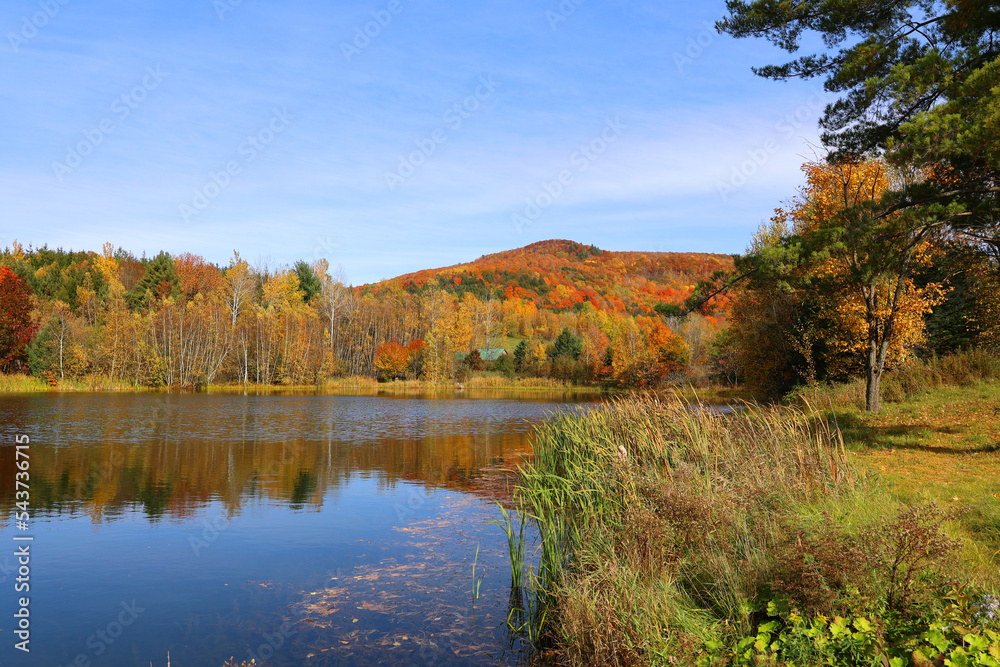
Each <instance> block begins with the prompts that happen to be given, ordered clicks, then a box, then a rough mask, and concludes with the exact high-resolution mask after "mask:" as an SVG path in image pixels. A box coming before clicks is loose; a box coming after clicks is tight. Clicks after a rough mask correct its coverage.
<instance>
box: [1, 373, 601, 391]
mask: <svg viewBox="0 0 1000 667" xmlns="http://www.w3.org/2000/svg"><path fill="white" fill-rule="evenodd" d="M202 390H203V391H206V392H208V393H217V394H246V393H251V394H260V395H269V394H302V393H329V394H351V395H361V396H378V395H433V394H446V393H447V394H454V393H455V392H461V391H468V392H477V391H500V392H503V391H509V392H535V393H551V392H560V393H565V392H571V393H573V394H601V393H607V392H608V391H614V390H608V389H606V388H604V387H601V386H597V385H574V384H569V383H565V382H561V381H559V380H552V379H549V378H524V379H508V378H502V377H472V378H469V379H468V380H467V381H465V382H462V383H459V382H455V381H447V382H432V381H429V380H400V381H394V382H378V381H377V380H375V379H374V378H368V377H349V378H333V379H330V380H326V381H324V382H322V383H320V384H303V385H285V384H211V385H208V386H207V387H204V388H203V389H202ZM53 391H54V392H77V391H82V392H87V391H91V392H103V391H108V392H110V391H114V392H156V391H161V392H171V391H173V392H176V391H184V389H179V388H177V387H145V386H137V385H134V384H129V383H125V382H122V381H119V380H112V379H110V378H107V377H104V376H99V375H93V376H86V377H84V378H80V379H69V378H67V379H62V380H57V381H55V382H54V384H50V383H49V381H48V380H47V379H46V378H37V377H33V376H30V375H20V374H17V375H3V374H0V393H30V392H53ZM186 391H191V389H190V388H188V389H186Z"/></svg>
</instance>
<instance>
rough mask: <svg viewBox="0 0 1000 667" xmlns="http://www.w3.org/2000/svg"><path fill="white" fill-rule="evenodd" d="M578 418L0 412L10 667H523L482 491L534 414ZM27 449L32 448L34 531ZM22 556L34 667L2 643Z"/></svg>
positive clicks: (377, 407) (307, 407) (141, 406)
mask: <svg viewBox="0 0 1000 667" xmlns="http://www.w3.org/2000/svg"><path fill="white" fill-rule="evenodd" d="M581 407H582V406H573V405H570V404H568V403H567V402H565V401H563V400H551V401H545V400H538V399H535V400H497V399H447V400H446V399H437V400H429V399H402V398H399V399H397V398H381V397H380V398H371V397H330V396H280V397H277V396H271V397H268V396H239V395H237V396H218V395H170V394H151V395H115V394H103V395H102V394H96V395H74V394H51V395H17V396H0V443H2V445H0V505H2V507H0V510H2V518H0V664H3V665H39V666H43V665H44V666H46V667H50V666H51V667H54V666H57V665H70V664H78V665H87V664H90V665H114V666H119V665H122V666H124V665H136V666H140V665H141V666H144V667H145V666H148V665H150V663H152V665H154V667H161V666H163V665H166V661H167V652H168V651H169V653H170V660H171V664H172V665H173V666H174V667H190V666H195V665H198V666H200V665H206V666H209V667H221V665H222V664H223V663H224V662H225V660H226V659H227V658H229V657H230V656H235V657H236V658H237V661H239V660H250V659H251V658H254V657H256V658H257V662H258V663H262V662H267V663H269V664H274V665H342V664H343V665H351V664H358V665H364V664H401V665H405V664H417V665H425V664H438V665H445V664H475V665H478V664H498V663H507V664H511V663H513V662H516V660H517V657H518V655H517V654H518V650H519V645H518V644H517V643H516V642H514V644H513V646H512V645H511V641H510V639H509V637H507V635H506V632H505V623H504V620H505V618H506V613H507V600H508V594H509V578H510V574H509V570H508V569H507V563H506V551H505V549H506V547H505V538H504V537H503V535H502V533H500V531H499V528H498V527H497V526H495V525H490V524H489V522H490V521H491V520H493V519H496V518H497V516H498V514H499V513H498V511H497V509H496V504H495V502H494V501H493V497H494V494H495V483H496V481H497V479H498V477H497V476H496V475H495V474H490V473H489V472H488V470H489V469H490V468H498V467H499V468H503V467H505V466H509V465H512V464H513V463H514V462H516V461H517V460H518V459H519V457H520V456H521V455H523V454H525V453H527V452H529V451H530V445H529V441H528V436H529V434H530V432H531V428H532V425H533V424H535V423H537V422H539V421H540V420H542V419H544V418H545V416H546V414H550V413H551V412H553V411H556V410H572V409H580V408H581ZM18 434H24V435H28V436H30V438H31V446H30V450H29V452H30V466H31V467H30V494H31V501H30V502H31V506H32V518H31V521H30V526H29V529H28V530H27V531H22V530H18V528H17V526H16V525H15V523H14V511H15V507H14V503H15V473H16V472H17V468H16V467H15V451H14V446H13V443H14V438H15V436H16V435H18ZM491 489H494V490H491ZM26 535H30V536H33V537H34V540H33V541H32V542H31V543H30V551H31V562H30V567H31V572H30V575H29V576H30V586H31V590H30V593H28V594H27V595H29V596H30V607H29V608H30V614H31V641H30V648H31V652H30V654H24V653H22V652H21V651H18V650H16V649H14V643H15V642H17V641H18V639H17V638H16V637H15V635H14V633H13V631H14V629H15V626H14V625H13V622H12V620H13V613H14V612H15V611H16V609H17V598H18V597H20V596H21V595H25V594H24V593H15V591H14V587H15V585H16V578H17V576H18V574H17V567H18V565H17V558H16V557H15V556H14V550H15V548H16V545H21V544H24V543H23V542H15V541H14V540H13V538H14V537H15V536H26ZM477 547H478V548H479V555H478V558H477V557H476V549H477ZM474 561H475V565H476V578H477V579H481V580H482V583H481V584H480V588H479V591H480V595H479V598H478V599H474V598H473V588H474V579H473V563H474Z"/></svg>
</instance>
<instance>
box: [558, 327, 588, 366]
mask: <svg viewBox="0 0 1000 667" xmlns="http://www.w3.org/2000/svg"><path fill="white" fill-rule="evenodd" d="M581 352H583V342H582V341H581V340H580V339H579V338H578V337H576V336H574V335H573V332H572V331H570V330H569V327H563V330H562V331H560V332H559V336H558V337H557V338H556V342H555V343H554V344H553V345H552V358H553V359H555V358H558V357H568V358H570V359H573V360H576V359H578V358H579V357H580V353H581Z"/></svg>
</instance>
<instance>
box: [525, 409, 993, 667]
mask: <svg viewBox="0 0 1000 667" xmlns="http://www.w3.org/2000/svg"><path fill="white" fill-rule="evenodd" d="M855 414H857V415H861V414H864V413H862V412H860V411H858V412H857V413H855ZM852 448H853V443H852V442H846V443H845V441H844V440H843V438H842V435H841V431H840V429H839V428H838V426H837V423H836V421H834V420H831V419H830V418H828V417H826V416H824V415H823V414H821V413H820V412H818V411H816V410H814V409H812V408H810V407H806V408H803V409H799V408H794V407H770V408H765V407H760V406H755V405H747V406H745V407H744V408H743V409H741V410H738V411H736V412H735V413H732V414H718V413H714V412H711V411H707V410H691V409H690V408H689V407H688V406H687V405H686V404H684V403H683V402H681V401H679V400H676V399H674V398H670V399H664V398H656V397H641V398H640V397H635V398H629V399H624V400H619V401H616V402H614V403H612V404H609V405H608V406H607V407H606V408H604V409H599V410H595V411H591V412H589V413H587V414H583V415H570V416H563V417H559V418H557V419H555V420H553V421H551V422H550V423H548V424H546V425H544V426H542V427H540V428H539V430H538V433H537V438H536V443H535V457H534V460H533V461H531V462H530V463H529V464H527V465H526V466H524V467H523V468H522V470H521V480H520V483H519V487H518V489H517V497H518V499H519V501H520V502H521V504H522V511H523V512H524V514H525V515H526V516H530V517H531V521H532V522H533V523H534V524H535V525H536V526H537V528H538V536H539V537H538V539H539V541H540V547H539V549H538V551H537V553H536V554H532V553H530V552H528V553H527V555H525V556H523V558H524V559H525V563H522V564H519V565H516V566H515V570H519V571H521V572H522V573H523V572H527V573H528V574H527V577H528V581H527V583H526V584H525V588H526V590H525V592H524V593H523V597H524V602H523V604H522V605H521V607H520V609H521V610H522V612H521V613H522V615H523V616H524V617H525V619H526V620H525V621H524V622H522V623H521V624H520V625H519V626H517V627H515V629H517V628H523V626H524V625H525V623H529V624H532V623H533V625H532V626H531V628H530V632H531V639H532V640H533V641H534V644H535V646H536V647H537V648H538V649H539V650H540V651H541V653H540V655H541V656H547V657H549V658H551V659H552V660H554V661H556V662H559V663H560V664H607V665H656V664H691V665H694V664H699V665H727V664H789V665H791V664H798V665H805V664H834V665H855V664H856V665H869V664H886V665H892V666H893V667H895V666H897V665H908V664H917V665H922V664H924V663H922V662H919V661H918V659H919V656H925V657H926V659H927V660H928V662H926V664H928V665H930V664H942V663H941V662H935V660H936V659H938V657H939V656H940V657H942V658H943V656H945V655H951V654H952V653H954V652H955V651H956V650H958V651H959V652H961V651H965V650H968V649H969V647H970V646H972V645H975V646H981V649H982V650H981V652H982V653H983V655H986V656H988V655H989V653H988V651H993V652H996V651H997V650H1000V643H998V642H997V641H996V639H997V636H996V635H993V634H990V633H992V632H994V631H996V630H998V629H1000V626H998V625H997V623H998V619H997V617H996V614H995V610H994V611H989V612H988V610H987V608H988V607H989V604H990V602H989V601H990V600H995V599H996V598H993V597H990V596H992V595H994V594H995V590H996V589H995V586H996V584H997V583H998V578H997V575H996V568H995V566H994V563H993V562H992V560H991V558H992V557H991V556H990V555H989V552H988V551H987V550H986V549H983V548H981V545H980V544H979V542H977V541H976V540H975V539H974V538H972V537H970V534H969V533H968V531H967V530H966V529H965V528H964V524H963V520H962V517H961V516H960V515H961V506H960V505H954V506H945V505H941V504H937V503H935V502H933V499H932V498H927V497H923V498H920V497H917V498H915V497H913V496H912V495H911V496H909V497H908V498H907V499H906V500H907V501H906V502H904V500H902V499H901V497H900V496H899V495H898V494H897V493H895V492H894V491H893V489H892V488H891V487H890V486H889V485H887V484H885V483H884V482H883V481H881V480H880V479H879V478H878V477H876V476H875V475H873V474H872V473H871V471H870V470H868V469H867V467H866V466H863V465H858V463H857V461H855V459H856V455H855V454H853V453H852V452H851V449H852ZM515 522H516V521H512V524H511V525H513V523H515ZM516 537H517V535H516V534H514V533H512V539H515V538H516ZM523 553H524V547H523V546H521V547H516V548H515V547H512V556H513V557H515V558H518V557H522V554H523ZM522 576H523V575H522ZM984 605H985V606H984ZM989 609H992V607H989ZM984 610H987V611H984ZM959 617H961V618H959ZM956 619H958V620H956ZM959 623H960V624H959ZM956 627H958V628H963V630H961V631H957V630H956ZM523 631H524V632H527V629H524V630H523ZM965 635H968V636H969V637H966V636H965ZM963 646H964V647H965V648H962V647H963ZM990 647H992V648H990ZM911 661H912V662H911ZM948 664H995V663H992V662H979V663H975V662H969V663H962V662H952V663H948Z"/></svg>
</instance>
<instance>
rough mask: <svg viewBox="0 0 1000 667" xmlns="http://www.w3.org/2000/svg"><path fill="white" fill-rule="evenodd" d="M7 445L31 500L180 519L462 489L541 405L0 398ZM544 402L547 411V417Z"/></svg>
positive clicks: (95, 512)
mask: <svg viewBox="0 0 1000 667" xmlns="http://www.w3.org/2000/svg"><path fill="white" fill-rule="evenodd" d="M2 406H3V416H4V422H5V429H6V430H7V432H8V433H7V434H8V435H12V434H13V433H15V432H17V433H29V434H30V435H31V438H32V442H33V457H34V460H33V463H32V467H33V469H34V473H35V474H34V475H33V484H32V487H33V488H32V503H33V505H34V506H35V507H36V508H44V511H45V512H46V513H47V514H52V515H58V514H60V513H62V512H66V511H70V512H77V511H85V512H87V513H88V514H89V515H90V516H91V517H92V518H93V519H94V520H95V521H101V520H102V519H105V518H113V517H115V516H119V515H120V514H121V512H122V511H123V509H125V508H128V507H135V506H138V507H141V508H142V511H143V512H144V513H145V514H146V515H147V516H148V517H149V518H151V519H157V518H160V517H163V516H168V517H175V518H183V517H188V516H191V514H192V512H194V511H195V510H196V509H197V508H198V507H202V506H204V505H205V504H206V503H209V502H212V501H214V500H220V501H222V502H223V503H224V504H225V505H226V507H228V508H230V509H239V508H240V507H241V506H242V505H243V504H244V503H245V502H247V501H248V500H252V499H256V498H266V499H269V500H272V501H275V502H277V501H285V502H287V504H288V506H289V507H290V508H292V509H304V508H307V507H319V506H322V505H323V503H324V502H326V501H327V500H328V499H329V494H330V492H331V491H333V492H336V490H337V489H339V488H340V487H342V486H343V484H344V483H345V481H346V480H347V479H348V478H349V477H350V475H351V474H353V473H356V472H361V473H367V474H371V475H372V476H373V477H374V478H375V479H376V480H378V482H379V483H380V484H382V485H392V484H395V483H397V482H398V481H401V480H404V481H412V482H420V483H422V484H427V485H433V486H441V487H446V488H456V489H466V490H467V489H469V488H470V486H472V484H473V482H474V481H475V480H476V479H477V477H478V476H479V475H480V473H481V471H482V470H483V469H484V468H488V467H491V466H497V465H503V464H504V463H506V462H510V461H513V460H516V459H517V458H518V457H519V456H520V455H522V454H524V453H526V452H527V451H529V450H528V446H527V444H526V440H525V435H526V434H527V433H528V432H529V431H530V429H531V424H532V423H534V422H536V421H537V420H538V419H539V418H541V417H542V416H543V415H544V413H545V411H546V409H551V404H548V403H545V402H531V403H525V402H519V401H502V400H483V401H473V400H444V401H442V400H437V401H420V400H386V399H368V398H362V399H356V398H343V397H257V396H204V395H194V396H192V395H158V396H143V395H140V396H131V395H128V396H125V395H103V396H101V395H98V396H95V395H79V396H76V395H69V396H66V395H59V396H55V397H38V396H32V397H12V398H7V399H3V401H2ZM547 406H548V407H547ZM14 464H15V462H14V454H13V448H9V447H4V448H0V503H2V504H3V509H4V510H9V509H10V508H11V505H12V503H13V499H14V472H15V467H14Z"/></svg>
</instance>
